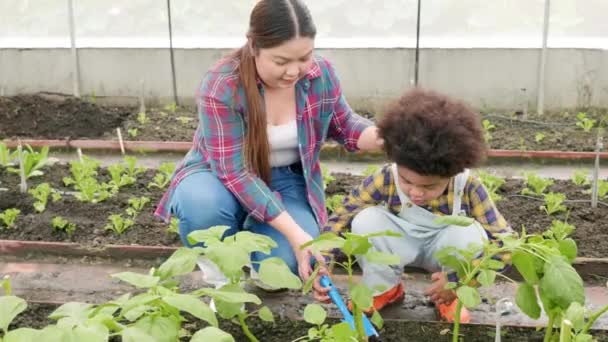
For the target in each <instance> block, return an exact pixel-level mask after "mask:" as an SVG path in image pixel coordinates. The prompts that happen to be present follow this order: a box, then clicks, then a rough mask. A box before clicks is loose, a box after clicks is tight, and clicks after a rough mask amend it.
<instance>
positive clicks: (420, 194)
mask: <svg viewBox="0 0 608 342" xmlns="http://www.w3.org/2000/svg"><path fill="white" fill-rule="evenodd" d="M378 129H379V135H380V137H381V138H383V139H384V149H385V152H386V154H387V156H388V158H389V159H390V160H391V161H392V162H393V163H392V164H389V165H386V166H384V167H383V168H382V169H381V170H380V171H378V172H376V174H374V175H372V176H370V177H368V178H367V179H365V180H364V181H363V183H362V184H361V185H360V186H358V187H357V188H355V189H354V190H353V191H352V192H351V194H350V195H349V196H347V197H346V198H345V200H344V202H343V206H342V207H340V208H338V209H337V210H336V211H335V213H334V214H333V215H332V217H330V218H329V220H328V223H327V225H326V226H325V227H324V230H325V231H333V232H336V233H340V232H341V231H343V230H344V229H345V228H347V227H348V226H350V227H351V230H352V232H353V233H355V234H368V233H374V232H379V231H385V230H392V231H395V232H397V233H400V234H401V235H402V236H401V237H376V238H371V239H370V241H371V243H372V245H373V247H374V248H375V249H376V250H378V251H382V252H387V253H392V254H396V255H398V256H399V257H400V259H401V263H400V265H399V266H396V267H389V266H385V265H379V264H374V263H368V262H367V261H366V260H365V258H360V259H359V260H358V262H359V264H360V265H361V268H362V270H363V282H364V284H365V285H367V286H368V287H369V288H370V289H374V288H377V287H378V286H381V288H385V289H388V290H386V291H385V292H382V293H376V294H375V296H374V301H373V308H369V309H368V312H370V311H373V310H374V309H375V310H380V309H382V308H383V307H385V306H386V305H388V304H391V303H396V302H400V301H401V300H402V299H403V297H404V289H403V284H402V282H401V275H402V271H403V267H404V266H414V267H421V268H424V269H426V270H428V271H430V272H433V273H432V277H431V278H432V281H433V284H432V285H431V286H430V287H429V288H428V289H427V291H426V294H427V295H428V296H430V298H431V300H432V301H433V302H434V303H435V305H436V307H437V309H438V311H439V315H440V317H441V318H442V319H444V320H447V321H449V322H451V321H453V318H454V316H455V308H456V304H457V303H456V295H455V292H454V291H453V290H446V289H445V285H446V283H447V282H448V278H450V280H452V281H454V280H455V279H456V275H455V274H449V275H448V274H447V273H446V272H445V271H447V269H442V266H441V265H439V264H438V262H437V261H436V260H435V259H434V258H433V254H434V253H435V252H437V251H439V250H441V249H442V248H444V247H447V246H454V247H456V248H459V249H466V248H467V247H468V246H469V244H471V243H476V244H479V245H481V244H483V242H484V241H485V240H487V239H493V234H495V233H505V232H510V231H511V227H510V226H509V225H508V224H507V222H506V221H505V219H504V218H503V217H502V215H501V214H500V213H499V212H498V210H497V209H496V207H495V206H494V203H492V200H491V199H490V197H489V195H488V193H487V191H486V190H485V188H484V187H483V185H482V184H481V182H480V181H479V180H478V179H476V178H475V177H474V176H473V175H472V174H471V173H469V170H468V168H472V167H476V166H479V164H480V163H481V162H482V161H483V159H484V158H485V150H486V145H485V141H484V138H483V131H482V128H481V125H480V118H479V116H478V114H477V113H475V112H473V111H472V110H471V109H469V108H468V107H467V106H465V105H464V104H463V103H461V102H458V101H455V100H452V99H450V98H448V97H447V96H444V95H440V94H437V93H434V92H431V91H424V90H420V89H415V90H413V91H410V92H408V93H407V94H405V95H404V96H403V97H401V98H400V99H399V100H398V101H396V102H395V103H393V104H391V105H390V106H389V107H388V110H387V111H386V113H385V115H384V116H383V117H382V119H381V120H380V122H379V123H378ZM442 215H465V216H468V217H472V218H474V219H475V223H474V224H472V225H470V226H468V227H462V226H445V225H439V224H436V223H434V220H435V219H436V218H437V217H439V216H442ZM461 318H462V322H468V321H469V314H468V312H467V311H466V309H463V311H462V313H461Z"/></svg>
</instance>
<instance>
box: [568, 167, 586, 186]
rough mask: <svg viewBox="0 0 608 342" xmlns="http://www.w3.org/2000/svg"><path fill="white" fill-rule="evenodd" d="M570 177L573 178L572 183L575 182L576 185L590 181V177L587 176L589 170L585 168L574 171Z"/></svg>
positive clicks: (582, 184)
mask: <svg viewBox="0 0 608 342" xmlns="http://www.w3.org/2000/svg"><path fill="white" fill-rule="evenodd" d="M570 179H571V180H572V183H574V185H576V186H584V185H589V183H590V181H589V179H588V178H587V172H586V171H583V170H577V171H574V174H573V175H572V178H570Z"/></svg>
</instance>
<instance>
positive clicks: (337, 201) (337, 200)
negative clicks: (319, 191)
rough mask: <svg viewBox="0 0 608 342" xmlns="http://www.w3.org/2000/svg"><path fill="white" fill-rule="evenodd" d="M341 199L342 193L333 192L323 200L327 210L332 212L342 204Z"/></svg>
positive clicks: (342, 198)
mask: <svg viewBox="0 0 608 342" xmlns="http://www.w3.org/2000/svg"><path fill="white" fill-rule="evenodd" d="M342 201H344V195H340V194H335V195H333V196H331V197H329V198H327V199H326V200H325V207H326V208H327V211H328V212H330V213H333V212H334V211H336V209H338V208H339V207H340V206H341V205H342Z"/></svg>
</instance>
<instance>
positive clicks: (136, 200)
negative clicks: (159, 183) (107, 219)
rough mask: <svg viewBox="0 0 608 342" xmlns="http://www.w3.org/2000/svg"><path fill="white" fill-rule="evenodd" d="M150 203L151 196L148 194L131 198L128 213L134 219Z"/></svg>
mask: <svg viewBox="0 0 608 342" xmlns="http://www.w3.org/2000/svg"><path fill="white" fill-rule="evenodd" d="M148 203H150V198H149V197H146V196H142V197H131V198H129V208H127V215H129V216H130V217H131V218H132V219H135V217H137V215H139V213H141V211H142V210H143V209H144V207H145V206H146V204H148Z"/></svg>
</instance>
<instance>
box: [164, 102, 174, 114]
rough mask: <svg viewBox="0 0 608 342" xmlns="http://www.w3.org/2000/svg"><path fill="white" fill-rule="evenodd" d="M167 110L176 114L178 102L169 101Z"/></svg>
mask: <svg viewBox="0 0 608 342" xmlns="http://www.w3.org/2000/svg"><path fill="white" fill-rule="evenodd" d="M165 110H166V111H168V112H169V113H171V114H175V112H176V111H177V103H175V102H171V103H169V104H168V105H166V106H165Z"/></svg>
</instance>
